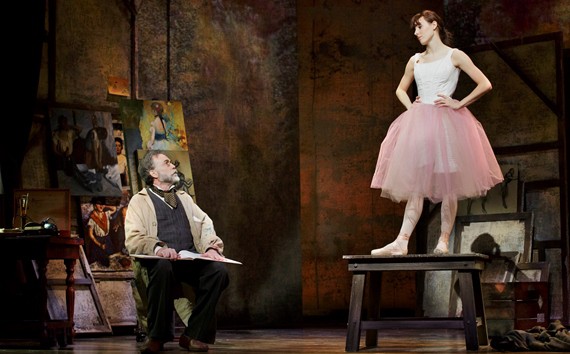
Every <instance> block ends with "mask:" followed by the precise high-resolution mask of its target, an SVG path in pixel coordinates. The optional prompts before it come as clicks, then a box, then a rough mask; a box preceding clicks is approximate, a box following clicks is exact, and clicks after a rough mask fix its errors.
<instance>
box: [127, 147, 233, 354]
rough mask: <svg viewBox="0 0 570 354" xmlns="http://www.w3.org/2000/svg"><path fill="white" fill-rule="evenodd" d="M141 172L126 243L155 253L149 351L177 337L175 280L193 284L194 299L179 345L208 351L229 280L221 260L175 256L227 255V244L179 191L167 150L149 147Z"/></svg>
mask: <svg viewBox="0 0 570 354" xmlns="http://www.w3.org/2000/svg"><path fill="white" fill-rule="evenodd" d="M139 174H140V177H141V180H144V181H145V183H146V186H147V187H146V188H145V189H142V190H141V191H140V192H138V193H137V194H136V195H134V196H133V197H132V198H131V200H130V202H129V208H128V210H127V216H126V220H125V233H126V235H125V246H126V248H127V250H128V252H129V253H130V254H144V255H157V256H160V257H164V259H158V260H156V259H144V260H141V266H143V267H145V268H146V270H147V272H148V278H149V282H148V287H147V295H148V308H147V320H148V337H149V339H148V341H147V344H146V348H145V349H144V350H143V352H145V353H155V352H159V351H161V350H162V349H163V348H164V343H166V342H168V341H171V340H172V339H173V338H174V323H173V321H172V316H173V310H174V288H175V285H176V284H177V282H182V283H186V284H188V285H190V286H192V287H193V288H194V291H195V294H196V299H195V305H194V308H193V310H192V314H191V316H190V318H189V319H188V325H187V327H186V328H185V330H184V333H183V335H181V336H180V340H179V344H180V346H181V347H183V348H185V349H187V350H190V351H203V352H205V351H208V349H209V348H208V345H207V344H206V343H210V344H212V343H213V342H214V339H215V333H216V318H215V313H216V305H217V303H218V300H219V298H220V295H221V294H222V292H223V290H224V289H225V288H226V287H227V286H228V284H229V278H228V273H227V270H226V268H225V265H224V263H222V262H211V261H200V260H194V261H176V260H177V259H178V257H179V256H178V252H179V251H181V250H189V251H193V252H198V253H202V254H204V255H205V256H207V257H209V258H212V260H223V259H224V256H223V253H222V252H223V250H224V244H223V242H222V240H221V239H220V238H219V237H218V236H217V235H216V231H215V230H214V226H213V222H212V220H211V219H210V217H209V216H208V215H207V214H206V213H205V212H204V211H202V210H201V209H200V208H199V207H198V206H197V205H196V204H195V203H194V201H193V199H192V198H191V197H190V195H188V194H187V193H186V192H184V191H175V190H174V186H175V185H176V183H178V181H179V177H178V172H177V169H176V167H175V166H174V164H173V163H172V162H171V161H170V159H169V158H168V156H166V155H165V153H164V152H162V151H160V150H150V151H148V152H147V154H146V155H145V156H144V157H143V159H142V160H141V161H140V165H139Z"/></svg>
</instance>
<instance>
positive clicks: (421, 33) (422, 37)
mask: <svg viewBox="0 0 570 354" xmlns="http://www.w3.org/2000/svg"><path fill="white" fill-rule="evenodd" d="M436 27H437V22H435V21H433V22H427V21H426V19H425V18H423V17H420V19H419V20H418V22H416V27H414V28H415V30H414V36H416V38H417V39H418V41H420V43H421V45H426V44H428V43H429V42H430V41H431V39H432V38H433V36H434V33H435V29H436Z"/></svg>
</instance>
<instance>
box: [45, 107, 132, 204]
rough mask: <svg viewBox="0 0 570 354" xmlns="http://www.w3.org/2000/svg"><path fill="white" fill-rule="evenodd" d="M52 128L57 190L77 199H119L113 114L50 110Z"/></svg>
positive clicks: (119, 187)
mask: <svg viewBox="0 0 570 354" xmlns="http://www.w3.org/2000/svg"><path fill="white" fill-rule="evenodd" d="M50 125H51V145H52V149H51V151H52V153H53V156H54V159H53V160H54V166H55V170H56V174H57V183H58V186H59V187H60V188H68V189H69V190H70V192H71V195H76V196H84V195H88V196H96V195H104V196H120V195H121V180H120V175H119V171H118V165H117V154H116V148H115V140H114V138H113V125H112V118H111V113H110V112H103V111H90V110H81V109H69V108H51V109H50Z"/></svg>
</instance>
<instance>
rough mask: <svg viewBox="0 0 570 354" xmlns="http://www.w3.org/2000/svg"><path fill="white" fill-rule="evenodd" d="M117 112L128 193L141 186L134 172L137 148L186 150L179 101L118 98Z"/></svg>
mask: <svg viewBox="0 0 570 354" xmlns="http://www.w3.org/2000/svg"><path fill="white" fill-rule="evenodd" d="M120 115H121V120H122V124H123V132H124V138H125V144H126V154H127V160H128V168H129V171H130V172H129V177H130V185H131V190H132V193H133V194H135V193H137V192H138V191H139V190H141V189H142V188H143V187H144V186H143V185H142V184H141V183H140V180H139V178H138V175H137V167H138V159H137V152H138V151H139V150H165V151H184V152H186V153H187V152H188V139H187V137H186V128H185V126H184V114H183V110H182V103H181V102H178V101H161V100H122V101H121V104H120Z"/></svg>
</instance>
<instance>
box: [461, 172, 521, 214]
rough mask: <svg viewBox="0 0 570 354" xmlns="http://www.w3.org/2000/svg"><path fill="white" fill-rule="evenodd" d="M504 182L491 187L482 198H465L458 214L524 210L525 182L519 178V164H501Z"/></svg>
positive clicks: (500, 212)
mask: <svg viewBox="0 0 570 354" xmlns="http://www.w3.org/2000/svg"><path fill="white" fill-rule="evenodd" d="M501 171H502V172H503V178H504V180H503V182H501V183H499V184H497V185H496V186H494V187H493V188H491V189H490V190H489V191H488V192H487V195H486V196H484V197H481V198H473V199H465V200H461V201H459V203H458V205H457V215H485V214H502V213H516V212H519V211H521V210H522V206H521V203H522V200H523V198H522V195H523V189H524V184H523V183H522V182H521V181H520V179H519V169H518V166H517V165H501Z"/></svg>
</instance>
